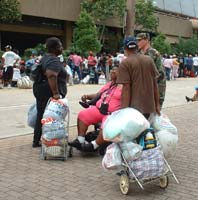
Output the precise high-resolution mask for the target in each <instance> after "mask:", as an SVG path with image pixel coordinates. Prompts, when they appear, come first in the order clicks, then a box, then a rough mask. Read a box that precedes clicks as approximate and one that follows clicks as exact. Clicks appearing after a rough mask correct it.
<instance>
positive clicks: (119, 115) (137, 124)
mask: <svg viewBox="0 0 198 200" xmlns="http://www.w3.org/2000/svg"><path fill="white" fill-rule="evenodd" d="M149 127H150V124H149V122H148V121H147V119H146V118H145V117H144V116H143V115H142V114H141V113H140V112H139V111H138V110H136V109H134V108H124V109H121V110H118V111H115V112H113V113H112V114H111V115H110V116H108V117H107V119H106V121H105V123H104V129H103V137H104V139H105V140H113V139H114V138H116V137H118V136H119V137H120V141H126V142H127V141H131V140H133V139H135V138H136V137H138V136H139V134H140V133H141V132H143V131H144V130H146V129H147V128H149Z"/></svg>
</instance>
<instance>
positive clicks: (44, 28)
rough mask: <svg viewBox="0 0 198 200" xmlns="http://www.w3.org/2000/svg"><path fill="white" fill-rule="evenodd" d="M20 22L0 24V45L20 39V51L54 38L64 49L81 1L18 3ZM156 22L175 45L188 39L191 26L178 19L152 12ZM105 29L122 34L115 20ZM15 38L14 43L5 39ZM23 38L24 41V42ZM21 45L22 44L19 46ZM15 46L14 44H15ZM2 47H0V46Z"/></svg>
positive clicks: (68, 43)
mask: <svg viewBox="0 0 198 200" xmlns="http://www.w3.org/2000/svg"><path fill="white" fill-rule="evenodd" d="M19 1H20V3H21V12H22V14H23V22H22V23H19V24H0V33H1V41H2V44H5V43H3V42H4V41H5V40H7V41H8V42H9V41H10V42H14V43H16V40H17V41H19V40H21V44H20V45H23V48H27V47H26V46H25V43H27V42H28V41H29V42H31V40H32V42H33V43H32V44H35V43H36V42H37V43H38V42H44V40H45V39H46V37H49V36H57V37H59V38H61V40H62V41H63V44H64V47H65V48H68V47H69V46H70V45H71V42H72V34H73V27H74V23H75V21H76V20H77V18H78V15H79V13H80V2H81V0H19ZM156 15H157V17H158V19H159V27H158V31H160V32H162V33H164V34H166V36H167V40H168V41H169V42H171V43H175V42H177V40H178V36H181V37H184V38H189V37H191V36H192V33H193V29H192V23H191V22H190V21H189V20H186V19H183V18H181V17H176V16H173V15H172V16H171V15H167V13H159V12H156ZM107 26H109V27H114V29H115V30H117V31H118V32H119V33H122V26H121V25H120V23H119V22H118V20H115V19H114V20H109V21H107ZM13 36H15V37H16V38H15V41H13V40H11V39H9V38H13ZM25 36H26V37H27V38H28V41H27V42H24V39H25ZM22 43H23V44H22ZM16 44H18V43H16ZM1 46H3V45H1Z"/></svg>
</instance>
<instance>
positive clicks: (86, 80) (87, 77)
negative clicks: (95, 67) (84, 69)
mask: <svg viewBox="0 0 198 200" xmlns="http://www.w3.org/2000/svg"><path fill="white" fill-rule="evenodd" d="M89 80H90V75H87V76H85V78H83V80H82V83H83V84H87V83H89Z"/></svg>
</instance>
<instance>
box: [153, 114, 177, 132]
mask: <svg viewBox="0 0 198 200" xmlns="http://www.w3.org/2000/svg"><path fill="white" fill-rule="evenodd" d="M149 121H150V123H151V126H152V127H153V128H154V130H155V131H161V130H167V131H169V132H171V133H173V134H176V135H177V128H176V127H175V126H174V125H173V124H172V123H171V121H170V119H169V118H168V116H167V115H165V114H163V113H161V115H160V116H159V115H156V114H153V113H152V114H151V115H150V117H149Z"/></svg>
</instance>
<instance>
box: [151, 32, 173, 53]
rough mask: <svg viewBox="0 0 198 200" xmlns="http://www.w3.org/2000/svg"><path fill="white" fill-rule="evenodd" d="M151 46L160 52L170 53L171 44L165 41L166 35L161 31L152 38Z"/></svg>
mask: <svg viewBox="0 0 198 200" xmlns="http://www.w3.org/2000/svg"><path fill="white" fill-rule="evenodd" d="M152 46H153V48H155V49H157V50H158V51H159V52H160V53H161V54H170V53H171V45H170V44H169V43H168V42H166V36H165V35H164V34H163V33H159V34H158V35H157V36H156V37H155V38H154V39H153V40H152Z"/></svg>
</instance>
